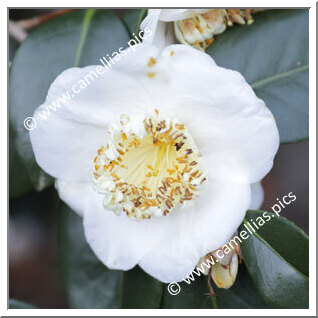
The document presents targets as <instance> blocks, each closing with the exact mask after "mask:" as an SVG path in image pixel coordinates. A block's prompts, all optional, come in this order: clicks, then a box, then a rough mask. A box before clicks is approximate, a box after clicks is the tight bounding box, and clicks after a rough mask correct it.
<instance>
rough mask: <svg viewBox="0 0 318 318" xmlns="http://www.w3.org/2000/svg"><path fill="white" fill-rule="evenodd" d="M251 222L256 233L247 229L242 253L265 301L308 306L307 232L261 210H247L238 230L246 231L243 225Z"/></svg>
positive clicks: (273, 306) (283, 305)
mask: <svg viewBox="0 0 318 318" xmlns="http://www.w3.org/2000/svg"><path fill="white" fill-rule="evenodd" d="M264 213H265V214H264ZM265 215H266V216H265ZM269 217H270V219H269ZM247 222H249V224H248V223H247ZM253 222H254V223H255V224H256V226H255V225H253ZM250 225H252V226H253V228H254V230H255V231H256V232H255V233H254V234H253V235H250V234H249V232H247V233H248V234H249V237H248V238H247V239H245V240H243V242H242V244H241V247H242V253H243V258H244V261H245V264H246V266H247V269H248V271H249V273H250V275H251V277H252V279H253V281H254V283H255V285H256V287H257V289H258V291H259V293H260V295H261V296H262V298H263V299H264V301H265V302H266V303H267V304H268V305H269V306H270V307H271V308H308V293H309V290H308V267H309V265H308V263H309V243H308V237H307V236H306V234H305V233H304V232H303V231H302V230H301V229H299V228H298V227H297V226H296V225H295V224H294V223H292V222H290V221H288V220H287V219H285V218H283V217H278V216H277V215H275V214H272V213H269V212H264V211H253V210H251V211H248V212H247V214H246V217H245V220H244V224H242V225H241V227H240V229H239V231H242V230H245V231H247V228H246V226H247V227H249V226H250ZM257 227H258V229H257ZM250 231H251V232H253V229H251V228H250Z"/></svg>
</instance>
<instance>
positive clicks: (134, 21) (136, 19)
mask: <svg viewBox="0 0 318 318" xmlns="http://www.w3.org/2000/svg"><path fill="white" fill-rule="evenodd" d="M146 13H147V10H146V9H132V10H128V11H127V12H126V13H125V14H124V16H123V18H122V19H123V22H124V24H125V25H126V27H127V29H128V31H129V34H130V36H131V37H133V33H135V34H136V35H137V34H138V33H139V27H140V23H141V21H142V20H143V19H144V18H145V16H146Z"/></svg>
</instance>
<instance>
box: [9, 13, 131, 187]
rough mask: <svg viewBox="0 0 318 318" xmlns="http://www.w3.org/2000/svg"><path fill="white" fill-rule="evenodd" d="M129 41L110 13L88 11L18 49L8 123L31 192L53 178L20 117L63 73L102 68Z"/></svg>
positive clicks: (43, 29) (44, 28)
mask: <svg viewBox="0 0 318 318" xmlns="http://www.w3.org/2000/svg"><path fill="white" fill-rule="evenodd" d="M128 40H129V36H128V33H127V31H126V28H125V26H124V25H123V23H122V22H121V21H120V20H119V19H118V18H117V17H116V16H115V15H114V14H113V13H112V12H110V11H107V10H92V9H90V10H81V11H78V12H74V13H70V14H67V15H64V16H61V17H59V18H56V19H54V20H51V21H49V22H47V23H45V24H43V25H41V26H40V27H38V28H37V29H35V30H34V31H33V32H32V33H31V34H30V35H29V36H28V38H27V39H26V40H25V41H24V42H23V43H22V45H21V46H20V48H19V49H18V51H17V53H16V55H15V57H14V60H13V63H12V65H11V68H10V71H11V72H10V122H11V124H12V127H13V129H14V133H15V134H16V135H15V139H14V143H15V145H16V147H17V151H18V153H19V156H20V158H21V160H22V162H23V164H24V165H25V169H26V171H27V173H28V175H29V178H30V180H31V182H32V184H33V186H34V188H35V189H37V190H43V189H44V188H45V187H47V186H49V185H50V184H52V183H53V179H52V178H51V177H49V176H48V175H47V174H45V173H44V172H43V171H42V170H41V169H40V168H39V166H38V165H37V163H36V161H35V157H34V154H33V150H32V146H31V143H30V139H29V132H28V131H27V130H26V129H25V128H24V126H23V121H24V119H25V118H26V117H29V116H32V115H33V112H34V110H35V109H36V108H37V107H38V106H39V105H41V104H42V103H43V102H44V100H45V97H46V95H47V91H48V88H49V86H50V84H51V83H52V82H53V81H54V79H55V78H56V77H57V76H58V75H59V74H60V73H61V72H62V71H64V70H65V69H67V68H70V67H72V66H86V65H97V64H100V62H99V59H100V58H102V57H103V56H106V54H109V55H111V54H112V53H113V52H115V51H118V49H119V48H120V47H122V46H123V47H125V46H126V45H127V41H128ZM35 129H36V128H35Z"/></svg>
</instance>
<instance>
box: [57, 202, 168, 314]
mask: <svg viewBox="0 0 318 318" xmlns="http://www.w3.org/2000/svg"><path fill="white" fill-rule="evenodd" d="M59 210H60V211H59V212H60V227H59V233H60V235H59V251H60V261H61V272H62V276H63V280H64V284H65V290H66V295H67V298H68V303H69V306H70V307H71V308H159V306H160V302H161V298H162V288H163V287H162V284H161V283H159V282H158V281H156V280H155V279H153V278H152V277H150V276H148V275H147V274H145V273H144V272H143V271H142V270H141V269H139V268H138V267H136V268H134V269H133V270H131V271H129V272H123V271H115V270H109V269H107V268H106V267H105V266H104V265H103V264H102V263H101V262H100V261H99V260H98V259H97V257H96V256H95V254H94V253H93V251H92V250H91V249H90V247H89V245H88V244H87V242H86V240H85V237H84V231H83V225H82V218H81V217H79V216H78V215H76V214H75V212H73V211H72V210H71V209H70V208H69V207H68V206H67V205H65V204H64V203H61V205H60V209H59Z"/></svg>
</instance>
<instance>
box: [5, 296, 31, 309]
mask: <svg viewBox="0 0 318 318" xmlns="http://www.w3.org/2000/svg"><path fill="white" fill-rule="evenodd" d="M9 309H37V307H35V306H34V305H31V304H28V303H26V302H24V301H20V300H16V299H12V298H11V299H9Z"/></svg>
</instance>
